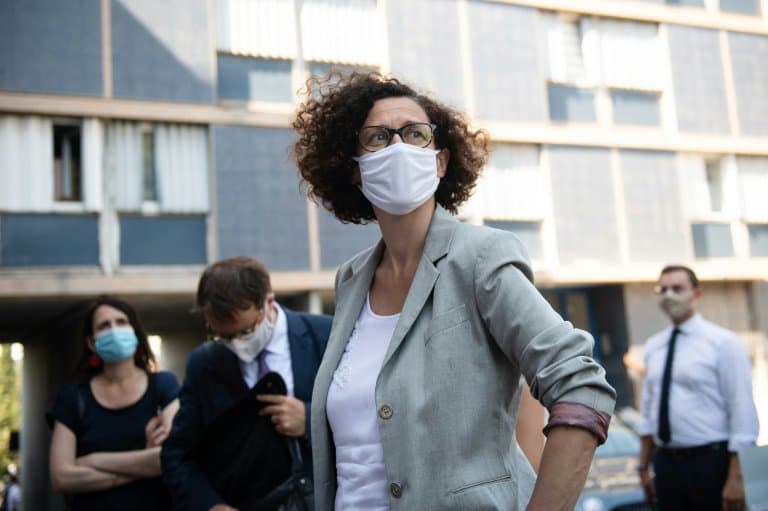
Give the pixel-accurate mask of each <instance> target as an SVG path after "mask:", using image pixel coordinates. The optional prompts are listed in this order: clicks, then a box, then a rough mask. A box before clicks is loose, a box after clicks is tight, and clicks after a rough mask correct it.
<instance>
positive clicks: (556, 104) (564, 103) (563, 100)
mask: <svg viewBox="0 0 768 511" xmlns="http://www.w3.org/2000/svg"><path fill="white" fill-rule="evenodd" d="M547 98H548V100H549V119H550V120H552V121H570V122H595V93H594V91H593V90H592V89H580V88H577V87H571V86H568V85H559V84H555V83H550V84H549V85H548V86H547Z"/></svg>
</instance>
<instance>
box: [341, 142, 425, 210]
mask: <svg viewBox="0 0 768 511" xmlns="http://www.w3.org/2000/svg"><path fill="white" fill-rule="evenodd" d="M439 152H440V151H438V150H435V149H430V148H427V147H416V146H412V145H409V144H405V143H402V142H401V143H397V144H392V145H390V146H388V147H385V148H384V149H381V150H379V151H376V152H374V153H368V154H365V155H363V156H360V157H359V158H353V159H354V160H355V161H356V162H358V164H359V165H360V178H361V180H362V182H363V184H362V192H363V195H365V197H366V198H367V199H368V200H369V201H371V204H373V205H374V206H376V207H377V208H379V209H381V210H383V211H386V212H387V213H389V214H390V215H405V214H408V213H410V212H411V211H413V210H414V209H416V208H418V207H419V206H421V205H422V204H424V203H425V202H426V201H427V200H428V199H429V198H430V197H432V196H433V195H434V194H435V190H437V185H438V183H439V182H440V180H439V179H438V177H437V158H436V157H435V155H437V154H438V153H439Z"/></svg>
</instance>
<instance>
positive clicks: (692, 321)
mask: <svg viewBox="0 0 768 511" xmlns="http://www.w3.org/2000/svg"><path fill="white" fill-rule="evenodd" d="M699 321H701V314H699V313H698V312H695V313H694V314H693V316H691V317H690V318H688V319H686V320H685V321H683V322H682V323H680V324H679V325H673V326H672V329H675V328H677V329H678V330H680V332H682V333H684V334H690V333H691V332H692V331H693V329H694V328H695V327H696V325H697V324H698V323H699Z"/></svg>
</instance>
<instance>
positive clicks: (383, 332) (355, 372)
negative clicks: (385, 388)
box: [326, 299, 400, 511]
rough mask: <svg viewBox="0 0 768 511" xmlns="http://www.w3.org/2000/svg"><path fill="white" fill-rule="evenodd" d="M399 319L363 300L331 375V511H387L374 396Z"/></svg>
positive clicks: (387, 505) (382, 460)
mask: <svg viewBox="0 0 768 511" xmlns="http://www.w3.org/2000/svg"><path fill="white" fill-rule="evenodd" d="M399 318H400V314H393V315H391V316H379V315H378V314H376V313H374V312H373V311H372V310H371V306H370V303H369V301H368V299H366V300H365V305H363V308H362V309H361V311H360V315H359V316H358V318H357V321H356V322H355V327H354V329H353V330H352V334H351V335H350V336H349V341H348V342H347V346H346V348H345V349H344V354H343V355H342V357H341V360H340V361H339V366H338V367H337V368H336V371H335V372H334V374H333V383H332V384H331V388H330V390H329V391H328V400H327V403H326V404H327V410H328V422H329V423H330V426H331V431H332V432H333V443H334V445H335V446H336V479H337V483H338V491H337V492H336V503H335V506H336V511H342V510H355V509H365V510H367V511H386V510H388V509H389V492H388V486H387V471H386V468H385V466H384V449H383V447H382V445H381V437H380V436H379V423H378V421H379V417H378V415H377V413H376V395H375V394H376V380H377V379H378V377H379V372H380V371H381V364H382V363H383V362H384V355H385V354H386V352H387V348H388V347H389V342H390V340H391V339H392V334H393V333H394V331H395V326H396V325H397V321H398V319H399Z"/></svg>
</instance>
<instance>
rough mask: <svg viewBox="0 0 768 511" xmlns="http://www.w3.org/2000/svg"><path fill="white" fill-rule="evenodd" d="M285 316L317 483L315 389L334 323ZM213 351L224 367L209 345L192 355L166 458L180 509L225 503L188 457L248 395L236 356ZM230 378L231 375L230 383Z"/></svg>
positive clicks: (307, 456)
mask: <svg viewBox="0 0 768 511" xmlns="http://www.w3.org/2000/svg"><path fill="white" fill-rule="evenodd" d="M283 311H284V312H285V315H286V320H287V323H288V344H289V347H290V351H291V369H292V371H293V387H294V395H295V396H296V398H297V399H300V400H302V401H303V402H304V406H305V408H306V414H307V436H306V438H304V439H301V440H300V442H299V443H300V445H301V451H302V458H303V460H304V468H305V472H306V473H307V474H308V475H309V477H312V451H311V445H310V442H309V432H310V426H309V420H310V407H311V399H312V386H313V384H314V380H315V374H316V373H317V368H318V367H319V365H320V360H321V359H322V357H323V352H324V351H325V345H326V343H327V342H328V334H329V333H330V330H331V318H330V316H317V315H312V314H303V313H297V312H293V311H290V310H288V309H285V308H283ZM221 348H223V349H221ZM213 349H214V350H216V351H215V356H216V357H217V359H218V363H219V364H220V365H219V366H218V368H217V366H216V365H215V364H214V360H212V358H211V355H212V354H213V352H212V351H211V348H209V347H208V343H206V344H203V345H202V346H199V347H198V348H196V349H195V350H194V351H193V352H192V353H191V354H190V356H189V359H188V361H187V370H186V375H185V378H184V384H183V385H182V387H181V392H180V393H179V401H180V403H181V407H180V408H179V411H178V413H177V414H176V417H175V418H174V420H173V427H172V429H171V433H170V435H169V436H168V438H167V439H166V440H165V442H164V443H163V448H162V451H161V453H160V459H161V462H162V467H163V480H164V481H165V484H166V485H167V486H168V488H169V489H170V491H171V493H172V494H173V497H174V501H175V503H176V505H177V506H179V507H180V508H181V509H187V510H189V511H207V510H208V509H210V508H211V507H212V506H214V505H215V504H220V503H223V502H224V500H223V499H222V498H221V496H220V495H218V494H217V493H216V491H215V490H214V489H213V488H212V487H211V485H210V483H209V482H208V480H207V478H206V476H205V474H203V472H202V471H201V469H200V467H199V466H197V464H196V463H195V462H194V461H192V460H190V459H189V458H188V456H186V455H187V453H188V452H189V451H190V449H192V448H193V447H194V446H195V444H196V443H197V442H198V440H199V438H200V436H201V435H202V433H203V431H204V430H205V428H206V427H207V426H208V425H209V424H210V423H211V422H212V421H213V420H214V419H215V418H216V417H217V416H218V415H219V414H221V412H222V411H224V410H225V409H227V408H228V407H229V406H231V405H232V404H233V403H234V402H235V401H236V400H237V399H239V398H240V397H242V396H244V395H245V394H246V393H247V391H248V388H247V386H246V384H245V381H244V380H243V377H242V374H241V371H240V365H239V364H238V361H237V357H236V356H235V354H234V353H232V352H231V351H229V350H228V349H226V348H224V347H222V346H214V347H213ZM222 366H223V367H222ZM222 369H223V370H222ZM224 375H230V376H229V378H228V379H227V380H226V381H225V378H226V376H224Z"/></svg>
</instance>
